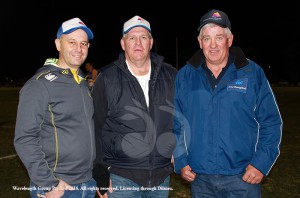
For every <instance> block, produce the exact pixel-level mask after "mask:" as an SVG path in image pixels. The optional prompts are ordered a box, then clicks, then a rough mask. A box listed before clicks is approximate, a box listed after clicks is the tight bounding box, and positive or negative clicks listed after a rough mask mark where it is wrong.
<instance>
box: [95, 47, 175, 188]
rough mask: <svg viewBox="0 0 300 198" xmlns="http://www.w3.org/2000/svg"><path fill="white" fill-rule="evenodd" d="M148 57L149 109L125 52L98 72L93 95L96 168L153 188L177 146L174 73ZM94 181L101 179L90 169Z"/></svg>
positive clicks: (156, 57)
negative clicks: (174, 128) (149, 69)
mask: <svg viewBox="0 0 300 198" xmlns="http://www.w3.org/2000/svg"><path fill="white" fill-rule="evenodd" d="M150 58H151V76H150V81H149V108H148V107H147V105H146V100H145V97H144V93H143V90H142V88H141V86H140V84H139V82H138V81H137V79H136V78H135V77H134V76H133V75H132V74H131V73H130V71H129V70H128V68H127V64H126V62H125V54H124V52H122V53H121V54H120V55H119V59H118V60H116V61H114V62H112V63H111V64H109V65H107V66H106V67H104V68H103V69H102V71H101V74H100V75H99V76H98V78H97V80H96V82H95V84H94V87H93V90H92V96H93V99H94V108H95V114H94V120H95V133H96V134H95V135H96V164H98V165H99V164H102V163H104V164H105V165H106V166H109V167H110V172H111V173H114V174H118V175H120V176H122V177H126V178H129V179H131V180H133V181H134V182H136V183H138V184H139V185H143V186H155V185H158V184H159V183H161V182H163V181H164V179H165V178H166V177H167V176H169V175H170V174H171V172H172V164H171V157H172V153H173V149H174V147H175V144H176V140H175V137H174V135H173V133H172V129H173V100H174V81H175V76H176V73H177V70H176V69H175V68H174V67H173V66H172V65H170V64H167V63H165V62H163V60H164V58H163V57H162V56H159V55H157V54H155V53H151V55H150ZM132 173H133V174H132ZM133 175H134V176H133ZM94 178H95V179H96V180H97V178H99V179H101V176H99V171H97V170H94ZM97 182H99V181H97Z"/></svg>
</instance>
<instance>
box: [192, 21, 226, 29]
mask: <svg viewBox="0 0 300 198" xmlns="http://www.w3.org/2000/svg"><path fill="white" fill-rule="evenodd" d="M208 23H214V24H216V25H218V26H220V27H222V28H227V26H226V25H224V24H220V23H217V22H215V21H209V22H207V23H203V24H202V25H201V26H199V27H198V31H200V30H201V28H202V27H203V26H205V25H206V24H208Z"/></svg>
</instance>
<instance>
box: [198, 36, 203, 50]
mask: <svg viewBox="0 0 300 198" xmlns="http://www.w3.org/2000/svg"><path fill="white" fill-rule="evenodd" d="M197 40H198V43H199V46H200V48H201V49H202V40H201V38H200V36H197Z"/></svg>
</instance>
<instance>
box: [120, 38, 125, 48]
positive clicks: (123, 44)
mask: <svg viewBox="0 0 300 198" xmlns="http://www.w3.org/2000/svg"><path fill="white" fill-rule="evenodd" d="M120 44H121V47H122V49H123V51H125V43H124V37H122V38H121V40H120Z"/></svg>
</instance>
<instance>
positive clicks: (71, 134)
mask: <svg viewBox="0 0 300 198" xmlns="http://www.w3.org/2000/svg"><path fill="white" fill-rule="evenodd" d="M93 37H94V36H93V33H92V31H91V30H90V29H89V28H88V27H87V26H86V25H85V24H84V23H83V22H82V21H81V20H80V19H79V18H73V19H70V20H68V21H66V22H64V23H62V25H61V26H60V28H59V29H58V32H57V38H56V39H55V45H56V49H57V50H58V51H59V59H54V58H50V59H47V60H46V62H45V64H44V66H43V67H41V68H40V69H39V71H38V72H37V73H36V74H35V75H34V76H33V77H32V78H31V79H29V80H28V81H27V82H26V84H25V85H24V87H23V88H22V89H21V91H20V99H19V105H18V113H17V120H16V129H15V139H14V145H15V148H16V151H17V153H18V155H19V157H20V159H21V160H22V162H23V163H24V165H25V167H26V169H27V171H28V174H29V177H30V194H31V197H32V198H37V197H61V196H62V195H63V196H64V197H82V198H83V197H84V198H88V197H91V198H93V197H94V196H95V193H96V182H95V180H94V179H93V178H92V169H93V162H94V159H95V139H94V136H95V134H94V120H93V111H94V108H93V100H92V97H91V94H90V90H89V88H88V83H87V82H86V81H85V79H84V74H83V72H82V71H81V70H80V69H79V68H80V66H81V65H82V64H83V62H84V61H85V59H86V57H87V56H88V49H89V45H90V43H89V40H90V39H92V38H93Z"/></svg>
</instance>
